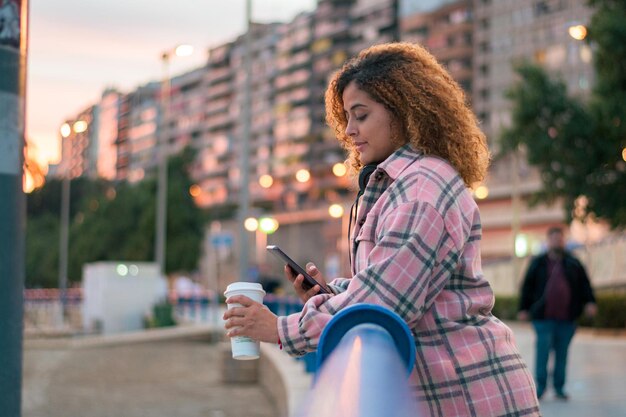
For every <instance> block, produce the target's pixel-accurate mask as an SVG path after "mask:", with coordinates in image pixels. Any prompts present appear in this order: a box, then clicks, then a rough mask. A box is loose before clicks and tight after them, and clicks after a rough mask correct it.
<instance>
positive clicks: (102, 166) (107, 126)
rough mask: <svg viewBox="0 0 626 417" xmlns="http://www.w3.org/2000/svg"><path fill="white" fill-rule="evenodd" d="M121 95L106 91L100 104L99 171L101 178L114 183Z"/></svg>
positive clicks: (110, 90) (116, 92)
mask: <svg viewBox="0 0 626 417" xmlns="http://www.w3.org/2000/svg"><path fill="white" fill-rule="evenodd" d="M120 97H121V93H120V92H118V91H117V90H114V89H106V90H105V91H104V92H103V93H102V97H101V99H100V102H99V103H98V106H97V107H98V134H97V143H98V146H97V152H96V153H97V161H96V162H97V166H98V168H97V171H98V176H99V177H100V178H104V179H106V180H109V181H113V180H115V179H116V177H117V170H116V168H115V167H116V164H117V146H116V144H115V142H116V140H117V129H118V119H119V105H120Z"/></svg>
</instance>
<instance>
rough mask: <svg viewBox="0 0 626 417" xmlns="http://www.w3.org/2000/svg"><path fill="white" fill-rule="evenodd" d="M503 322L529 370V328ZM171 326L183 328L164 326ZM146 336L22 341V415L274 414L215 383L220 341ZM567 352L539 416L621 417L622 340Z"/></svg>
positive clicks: (598, 339) (625, 382)
mask: <svg viewBox="0 0 626 417" xmlns="http://www.w3.org/2000/svg"><path fill="white" fill-rule="evenodd" d="M510 326H511V328H512V329H513V330H514V332H515V338H516V341H517V343H518V346H519V347H520V351H521V352H522V356H523V357H524V359H525V360H526V361H527V363H528V365H529V367H530V368H531V369H532V368H533V363H534V349H533V343H534V334H533V331H532V329H531V327H530V325H528V324H519V323H511V324H510ZM178 331H189V330H185V329H172V330H170V332H173V333H174V334H175V333H176V332H178ZM152 335H154V336H151V335H144V336H142V337H143V338H146V340H148V341H145V342H138V341H137V340H134V338H133V337H130V336H125V338H124V342H125V344H106V343H104V344H103V343H102V341H100V342H99V343H100V344H101V345H100V346H98V345H96V344H95V343H94V344H89V343H84V342H81V343H69V344H68V343H55V342H54V341H49V342H48V343H27V348H26V349H25V351H24V372H23V374H24V390H23V412H22V417H113V416H115V417H118V416H119V417H174V416H176V417H200V416H202V417H274V416H277V415H278V413H277V410H276V408H275V406H274V405H273V404H271V402H270V400H269V399H268V396H267V395H266V393H265V392H264V391H263V390H262V389H261V388H260V386H259V385H233V384H224V383H222V382H221V372H220V360H221V359H220V357H221V356H220V355H221V352H220V348H221V347H220V344H210V343H209V342H208V340H207V339H206V338H199V337H191V338H189V337H188V338H179V339H168V340H156V339H154V337H156V336H157V333H152ZM159 336H160V337H166V336H165V335H159ZM137 337H138V336H135V338H137ZM169 337H171V335H170V336H169ZM150 338H152V339H150ZM29 342H30V341H29ZM33 342H35V341H33ZM570 349H571V350H570V361H569V366H568V371H569V372H568V384H567V390H568V392H569V393H570V395H571V397H572V399H571V400H570V401H568V402H563V401H558V400H556V399H554V397H553V395H552V393H551V392H548V393H547V395H546V397H545V399H544V400H543V401H542V402H541V409H542V412H543V415H544V417H588V416H592V417H624V416H626V399H625V398H624V388H625V387H626V337H625V336H621V337H614V336H599V335H594V334H590V333H589V332H588V331H579V332H578V333H577V334H576V336H575V338H574V341H573V343H572V346H571V348H570Z"/></svg>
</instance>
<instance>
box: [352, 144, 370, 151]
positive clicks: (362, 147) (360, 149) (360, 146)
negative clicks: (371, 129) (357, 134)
mask: <svg viewBox="0 0 626 417" xmlns="http://www.w3.org/2000/svg"><path fill="white" fill-rule="evenodd" d="M354 146H356V150H357V151H359V152H363V150H364V149H365V147H366V146H367V142H354Z"/></svg>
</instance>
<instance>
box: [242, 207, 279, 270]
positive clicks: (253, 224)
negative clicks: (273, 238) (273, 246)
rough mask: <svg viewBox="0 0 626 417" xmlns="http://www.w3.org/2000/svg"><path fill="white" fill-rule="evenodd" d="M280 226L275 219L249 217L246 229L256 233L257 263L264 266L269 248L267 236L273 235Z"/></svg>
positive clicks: (245, 224) (246, 221)
mask: <svg viewBox="0 0 626 417" xmlns="http://www.w3.org/2000/svg"><path fill="white" fill-rule="evenodd" d="M279 226H280V224H279V223H278V220H276V219H275V218H273V217H268V216H263V217H259V218H258V219H257V218H256V217H248V218H247V219H246V220H245V221H244V228H245V229H246V230H247V231H248V232H255V246H256V262H257V263H259V264H262V263H264V262H265V247H266V246H267V235H271V234H272V233H274V232H275V231H276V230H278V227H279Z"/></svg>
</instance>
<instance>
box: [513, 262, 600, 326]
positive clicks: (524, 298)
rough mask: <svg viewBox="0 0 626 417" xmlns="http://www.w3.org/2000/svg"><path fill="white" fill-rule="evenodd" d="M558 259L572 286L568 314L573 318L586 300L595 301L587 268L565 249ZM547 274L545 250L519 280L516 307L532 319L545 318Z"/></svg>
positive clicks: (578, 314)
mask: <svg viewBox="0 0 626 417" xmlns="http://www.w3.org/2000/svg"><path fill="white" fill-rule="evenodd" d="M561 262H562V265H563V271H564V272H565V278H566V279H567V283H568V284H569V286H570V290H571V300H570V303H569V311H568V314H567V317H568V319H569V320H572V321H573V320H576V319H577V318H578V317H579V316H580V315H581V313H582V312H583V309H584V307H585V304H587V303H590V302H593V303H595V301H596V299H595V297H594V294H593V289H592V288H591V283H590V282H589V277H588V276H587V272H586V271H585V268H584V267H583V265H582V264H581V263H580V261H579V260H578V259H576V258H575V257H574V256H572V255H571V254H569V253H567V252H565V253H564V254H563V258H562V259H561ZM548 278H549V275H548V254H547V253H546V254H543V255H540V256H537V257H536V258H535V259H533V260H532V261H531V263H530V266H529V267H528V271H526V276H525V277H524V282H523V284H522V294H521V297H520V308H519V309H520V310H526V311H528V312H529V313H530V315H531V317H532V318H533V319H535V320H537V319H539V320H541V319H544V318H545V315H544V313H545V288H546V284H547V282H548Z"/></svg>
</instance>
